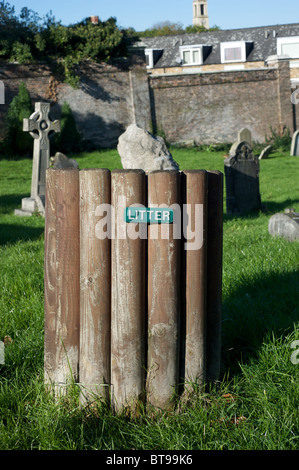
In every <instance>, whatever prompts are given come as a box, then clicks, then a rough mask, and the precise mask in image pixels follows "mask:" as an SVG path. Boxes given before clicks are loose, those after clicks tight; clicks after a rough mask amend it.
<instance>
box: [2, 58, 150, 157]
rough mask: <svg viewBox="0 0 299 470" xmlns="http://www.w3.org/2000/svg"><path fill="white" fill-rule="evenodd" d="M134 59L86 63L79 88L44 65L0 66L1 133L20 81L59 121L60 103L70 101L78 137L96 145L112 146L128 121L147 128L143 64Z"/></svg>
mask: <svg viewBox="0 0 299 470" xmlns="http://www.w3.org/2000/svg"><path fill="white" fill-rule="evenodd" d="M136 62H137V63H136ZM138 62H139V61H138V60H135V64H134V66H132V65H131V63H128V62H124V63H119V64H117V65H114V66H111V65H107V64H93V63H91V62H87V63H85V64H84V67H81V69H80V71H79V73H80V87H79V88H78V89H74V88H72V87H71V86H70V85H68V84H66V83H63V82H61V81H59V79H57V77H55V76H54V72H53V70H52V69H51V67H49V66H47V65H30V66H21V65H18V64H2V66H1V65H0V80H2V81H3V82H4V86H5V105H1V106H0V137H3V124H4V119H5V113H6V112H7V109H8V105H9V103H10V102H11V100H12V98H13V97H14V96H15V95H16V94H17V92H18V87H19V84H20V82H21V81H23V82H25V84H26V87H27V89H28V91H29V93H30V96H31V98H32V101H33V102H36V101H50V103H51V105H52V106H51V117H52V118H53V119H59V118H60V116H61V107H62V105H63V103H64V102H65V101H66V102H67V103H69V104H70V106H71V109H72V112H73V114H74V118H75V121H76V124H77V127H78V130H79V132H80V133H81V136H82V138H83V139H85V140H87V141H90V142H92V143H93V144H94V145H96V146H97V147H100V148H101V147H111V146H115V145H116V144H117V141H118V137H119V135H120V134H122V133H123V132H124V131H125V130H126V128H127V127H128V126H129V125H130V124H132V123H135V122H136V123H137V124H138V125H140V126H142V127H144V128H146V129H149V126H150V120H151V117H150V106H149V91H148V77H147V73H146V68H145V65H144V62H143V61H141V63H140V64H139V63H138Z"/></svg>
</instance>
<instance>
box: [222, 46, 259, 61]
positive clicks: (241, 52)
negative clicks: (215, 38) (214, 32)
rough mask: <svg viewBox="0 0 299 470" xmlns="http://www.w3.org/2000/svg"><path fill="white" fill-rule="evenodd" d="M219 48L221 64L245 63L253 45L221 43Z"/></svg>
mask: <svg viewBox="0 0 299 470" xmlns="http://www.w3.org/2000/svg"><path fill="white" fill-rule="evenodd" d="M220 47H221V48H220V54H221V63H222V64H226V63H231V62H246V59H247V56H248V54H249V52H250V51H251V49H252V47H253V43H252V42H246V41H232V42H222V43H221V46H220Z"/></svg>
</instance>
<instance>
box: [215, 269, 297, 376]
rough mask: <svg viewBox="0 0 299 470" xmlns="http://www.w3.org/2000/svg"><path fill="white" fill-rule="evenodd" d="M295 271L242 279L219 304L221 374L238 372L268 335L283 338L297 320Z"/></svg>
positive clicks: (254, 354) (252, 356)
mask: <svg viewBox="0 0 299 470" xmlns="http://www.w3.org/2000/svg"><path fill="white" fill-rule="evenodd" d="M298 283H299V269H298V270H297V271H293V272H286V273H284V274H281V273H280V274H276V273H273V274H270V275H269V273H265V275H263V273H261V274H259V276H258V277H257V278H256V279H255V280H254V281H253V280H252V279H243V280H242V285H237V286H236V287H235V288H234V290H233V291H232V293H231V294H230V295H229V296H228V297H227V298H225V299H223V304H222V321H223V323H222V375H223V376H224V375H226V374H227V372H228V371H229V375H230V376H234V375H238V374H239V373H240V367H239V363H243V364H244V363H246V362H248V361H249V360H250V359H252V358H255V357H256V356H257V354H258V351H259V349H260V347H261V346H262V344H263V342H264V341H265V340H266V338H267V337H268V335H271V334H272V333H274V334H275V335H276V336H277V337H283V338H284V337H286V336H287V335H288V334H290V333H291V332H292V331H293V329H294V324H295V323H297V322H298V321H299V304H298Z"/></svg>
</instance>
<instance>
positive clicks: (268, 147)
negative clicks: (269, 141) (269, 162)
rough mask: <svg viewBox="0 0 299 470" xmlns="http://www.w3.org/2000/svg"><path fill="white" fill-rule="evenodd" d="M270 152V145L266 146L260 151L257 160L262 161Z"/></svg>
mask: <svg viewBox="0 0 299 470" xmlns="http://www.w3.org/2000/svg"><path fill="white" fill-rule="evenodd" d="M271 150H272V145H267V147H265V148H264V149H263V150H262V151H261V153H260V156H259V160H264V159H266V158H268V157H269V155H270V153H271Z"/></svg>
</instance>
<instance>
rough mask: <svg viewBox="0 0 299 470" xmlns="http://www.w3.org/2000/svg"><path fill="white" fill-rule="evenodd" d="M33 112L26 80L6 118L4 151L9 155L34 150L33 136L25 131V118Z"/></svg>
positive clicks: (10, 106)
mask: <svg viewBox="0 0 299 470" xmlns="http://www.w3.org/2000/svg"><path fill="white" fill-rule="evenodd" d="M32 113H33V106H32V103H31V99H30V95H29V92H28V90H27V88H26V85H25V83H24V82H21V83H20V85H19V92H18V94H17V95H16V96H15V97H14V98H13V100H12V102H11V103H10V105H9V108H8V111H7V114H6V119H5V137H4V142H3V149H4V153H5V154H6V155H7V156H17V155H24V154H25V153H27V152H29V151H32V137H31V136H30V135H29V134H28V133H27V132H23V119H24V118H29V117H30V115H31V114H32Z"/></svg>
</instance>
